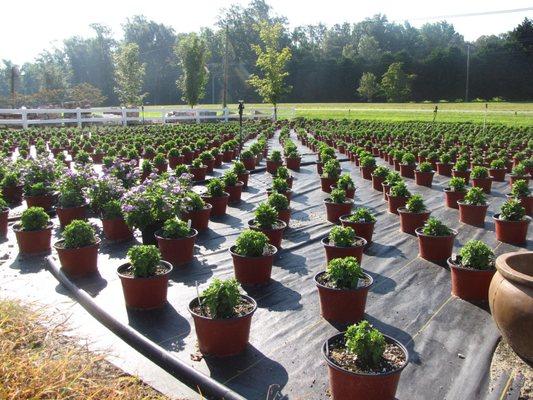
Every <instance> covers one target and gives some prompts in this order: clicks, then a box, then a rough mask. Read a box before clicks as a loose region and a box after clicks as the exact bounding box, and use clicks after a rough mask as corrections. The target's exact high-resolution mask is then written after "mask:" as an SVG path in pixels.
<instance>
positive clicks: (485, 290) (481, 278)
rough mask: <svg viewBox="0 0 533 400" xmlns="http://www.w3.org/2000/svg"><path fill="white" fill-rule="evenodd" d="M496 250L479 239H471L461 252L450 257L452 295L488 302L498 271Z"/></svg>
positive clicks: (468, 299)
mask: <svg viewBox="0 0 533 400" xmlns="http://www.w3.org/2000/svg"><path fill="white" fill-rule="evenodd" d="M494 260H495V257H494V252H493V251H492V249H491V248H490V247H489V246H487V245H486V244H485V243H483V242H481V241H479V240H469V241H468V242H466V244H465V245H464V246H463V247H462V248H461V250H459V254H457V255H456V256H455V257H454V256H452V257H450V258H449V259H448V266H449V267H450V271H451V276H452V295H454V296H457V297H459V298H461V299H463V300H467V301H477V302H482V301H483V302H486V301H488V299H489V286H490V282H491V280H492V277H493V276H494V273H495V272H496V269H495V266H494Z"/></svg>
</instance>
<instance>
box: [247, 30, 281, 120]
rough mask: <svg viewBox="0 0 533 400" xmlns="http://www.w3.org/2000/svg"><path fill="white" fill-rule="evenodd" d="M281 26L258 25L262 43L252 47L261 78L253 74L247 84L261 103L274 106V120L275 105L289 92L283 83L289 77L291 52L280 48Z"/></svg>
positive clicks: (275, 116)
mask: <svg viewBox="0 0 533 400" xmlns="http://www.w3.org/2000/svg"><path fill="white" fill-rule="evenodd" d="M282 30H283V26H282V25H281V24H273V25H271V24H269V23H268V22H262V23H261V24H260V25H259V36H260V38H261V41H262V42H263V47H261V46H260V45H252V48H253V50H254V51H255V54H257V61H256V65H257V68H258V69H259V70H261V72H262V74H263V77H262V78H260V77H259V76H257V75H255V74H253V75H251V76H250V79H249V80H248V83H250V85H251V86H252V87H254V88H255V90H256V91H257V93H258V94H259V95H260V96H261V97H262V98H263V101H265V102H268V103H271V104H272V105H273V106H274V118H275V119H276V118H277V111H278V109H277V105H278V103H279V101H280V99H281V97H282V96H283V95H284V94H285V93H288V92H289V91H290V90H291V87H290V86H289V85H287V84H286V83H285V78H287V76H289V73H288V72H287V63H288V62H289V60H290V59H291V54H292V53H291V50H290V49H289V48H288V47H283V48H280V47H281V46H280V38H281V34H282Z"/></svg>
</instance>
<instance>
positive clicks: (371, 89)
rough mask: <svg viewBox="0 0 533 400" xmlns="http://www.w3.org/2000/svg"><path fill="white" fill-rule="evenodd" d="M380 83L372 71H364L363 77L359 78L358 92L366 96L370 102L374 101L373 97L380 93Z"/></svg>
mask: <svg viewBox="0 0 533 400" xmlns="http://www.w3.org/2000/svg"><path fill="white" fill-rule="evenodd" d="M379 90H380V88H379V83H378V80H377V78H376V75H374V74H373V73H372V72H363V75H362V76H361V79H360V80H359V87H358V88H357V93H359V95H361V97H364V98H365V99H367V100H368V101H369V102H372V99H374V98H375V97H376V95H377V94H378V93H379Z"/></svg>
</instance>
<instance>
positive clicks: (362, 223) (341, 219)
mask: <svg viewBox="0 0 533 400" xmlns="http://www.w3.org/2000/svg"><path fill="white" fill-rule="evenodd" d="M350 215H352V214H344V215H341V216H340V217H339V221H341V222H347V223H349V224H361V225H370V224H372V225H375V224H376V221H371V222H367V221H363V222H360V221H357V222H354V221H348V220H347V218H348V217H349V216H350Z"/></svg>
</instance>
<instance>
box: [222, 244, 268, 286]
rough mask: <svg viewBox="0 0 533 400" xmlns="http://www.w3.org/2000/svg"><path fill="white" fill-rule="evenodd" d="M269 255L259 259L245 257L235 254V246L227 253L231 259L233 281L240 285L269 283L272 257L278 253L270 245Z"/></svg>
mask: <svg viewBox="0 0 533 400" xmlns="http://www.w3.org/2000/svg"><path fill="white" fill-rule="evenodd" d="M270 247H271V249H270V250H271V254H269V255H265V256H259V257H246V256H241V255H239V254H237V253H235V246H231V247H230V249H229V252H230V254H231V257H232V258H233V271H234V272H235V279H237V281H238V282H239V283H240V284H242V285H261V284H266V283H268V282H269V281H270V275H271V273H272V264H273V262H274V256H275V255H276V253H277V252H278V249H276V247H275V246H272V245H270Z"/></svg>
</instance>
